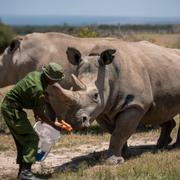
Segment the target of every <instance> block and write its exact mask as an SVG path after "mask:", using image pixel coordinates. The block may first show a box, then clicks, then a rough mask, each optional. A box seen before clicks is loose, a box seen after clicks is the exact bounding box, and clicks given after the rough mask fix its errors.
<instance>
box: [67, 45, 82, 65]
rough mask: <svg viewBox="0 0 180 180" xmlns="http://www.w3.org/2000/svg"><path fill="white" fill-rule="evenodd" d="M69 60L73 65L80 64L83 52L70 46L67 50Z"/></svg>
mask: <svg viewBox="0 0 180 180" xmlns="http://www.w3.org/2000/svg"><path fill="white" fill-rule="evenodd" d="M66 54H67V57H68V60H69V62H70V63H71V64H73V65H78V64H79V63H80V61H81V53H80V52H79V50H77V49H75V48H73V47H68V48H67V51H66Z"/></svg>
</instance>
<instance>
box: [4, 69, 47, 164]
mask: <svg viewBox="0 0 180 180" xmlns="http://www.w3.org/2000/svg"><path fill="white" fill-rule="evenodd" d="M47 85H48V84H46V82H45V80H44V78H43V76H42V73H41V72H37V71H34V72H31V73H29V74H28V75H27V76H26V77H24V78H23V79H22V80H21V81H19V82H18V83H17V84H16V85H15V86H14V87H13V89H12V90H11V91H10V92H9V93H7V95H6V97H5V98H4V100H3V103H2V106H1V111H2V114H3V117H4V120H5V121H6V123H7V126H8V127H9V129H10V132H11V133H12V135H13V137H14V139H15V143H16V146H17V151H18V153H17V163H18V164H21V163H23V162H25V163H35V159H36V153H37V148H38V141H39V138H38V136H37V134H36V132H35V131H34V129H33V127H32V126H31V124H30V122H29V120H28V118H27V114H26V113H25V112H24V111H23V108H24V109H34V110H35V109H37V110H38V109H39V110H43V109H44V108H45V95H44V92H45V89H46V88H47Z"/></svg>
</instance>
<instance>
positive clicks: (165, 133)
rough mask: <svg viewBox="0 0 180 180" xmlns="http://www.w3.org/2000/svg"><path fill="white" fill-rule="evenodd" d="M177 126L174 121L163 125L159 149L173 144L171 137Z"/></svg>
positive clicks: (158, 144)
mask: <svg viewBox="0 0 180 180" xmlns="http://www.w3.org/2000/svg"><path fill="white" fill-rule="evenodd" d="M175 126H176V122H175V120H174V119H171V120H170V121H167V122H165V123H163V124H161V134H160V137H159V139H158V142H157V148H159V149H161V148H166V147H167V145H168V144H169V143H171V141H172V138H171V136H170V134H171V132H172V130H173V128H174V127H175Z"/></svg>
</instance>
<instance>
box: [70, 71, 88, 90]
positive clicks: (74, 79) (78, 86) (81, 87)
mask: <svg viewBox="0 0 180 180" xmlns="http://www.w3.org/2000/svg"><path fill="white" fill-rule="evenodd" d="M71 77H72V82H73V90H74V91H79V90H86V85H85V84H84V83H83V82H82V81H81V80H79V79H78V78H77V77H76V76H75V75H74V74H71Z"/></svg>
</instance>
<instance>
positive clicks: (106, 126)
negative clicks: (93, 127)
mask: <svg viewBox="0 0 180 180" xmlns="http://www.w3.org/2000/svg"><path fill="white" fill-rule="evenodd" d="M97 122H98V123H99V125H100V126H101V127H102V128H103V129H105V130H106V131H107V132H108V133H110V134H112V133H113V130H114V126H113V125H111V124H110V123H108V122H110V120H109V118H108V117H107V116H106V115H103V116H101V117H99V118H98V119H97ZM128 155H129V149H128V145H127V142H126V143H125V144H124V146H123V148H122V156H123V157H125V156H128Z"/></svg>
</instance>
